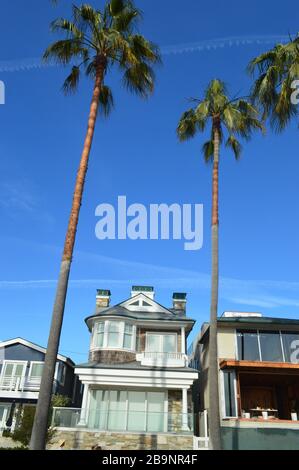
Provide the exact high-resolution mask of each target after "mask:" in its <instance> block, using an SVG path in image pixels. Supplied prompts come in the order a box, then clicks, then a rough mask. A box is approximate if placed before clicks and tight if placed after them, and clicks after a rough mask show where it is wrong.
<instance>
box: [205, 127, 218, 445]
mask: <svg viewBox="0 0 299 470" xmlns="http://www.w3.org/2000/svg"><path fill="white" fill-rule="evenodd" d="M213 136H214V162H213V196H212V285H211V310H210V335H209V374H208V375H209V428H210V441H211V448H212V449H213V450H220V449H221V435H220V412H219V386H218V373H219V372H218V352H217V311H218V284H219V253H218V229H219V218H218V188H219V184H218V183H219V181H218V180H219V145H220V122H219V120H217V121H216V122H215V123H214V129H213Z"/></svg>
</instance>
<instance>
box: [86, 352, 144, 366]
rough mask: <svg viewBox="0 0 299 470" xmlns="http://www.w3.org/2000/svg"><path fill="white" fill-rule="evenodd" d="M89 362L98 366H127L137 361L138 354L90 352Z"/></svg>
mask: <svg viewBox="0 0 299 470" xmlns="http://www.w3.org/2000/svg"><path fill="white" fill-rule="evenodd" d="M89 360H90V361H91V362H97V363H98V364H126V363H129V362H133V361H135V360H136V354H135V353H132V352H129V351H111V350H106V351H105V350H103V349H101V350H96V351H90V354H89Z"/></svg>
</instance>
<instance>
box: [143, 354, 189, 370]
mask: <svg viewBox="0 0 299 470" xmlns="http://www.w3.org/2000/svg"><path fill="white" fill-rule="evenodd" d="M137 360H140V361H141V365H150V366H155V365H157V366H158V365H165V366H168V367H185V366H186V365H187V356H186V354H184V353H180V352H167V353H166V352H165V353H164V352H149V351H145V352H143V353H141V354H139V355H138V357H137Z"/></svg>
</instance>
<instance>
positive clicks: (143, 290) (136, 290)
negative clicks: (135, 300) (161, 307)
mask: <svg viewBox="0 0 299 470" xmlns="http://www.w3.org/2000/svg"><path fill="white" fill-rule="evenodd" d="M138 294H144V295H146V296H147V297H149V298H150V299H152V300H154V297H155V292H154V288H153V287H150V286H133V287H132V290H131V297H135V295H138Z"/></svg>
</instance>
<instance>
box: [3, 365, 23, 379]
mask: <svg viewBox="0 0 299 470" xmlns="http://www.w3.org/2000/svg"><path fill="white" fill-rule="evenodd" d="M26 365H27V363H26V362H22V361H20V362H4V364H3V370H2V376H3V377H5V378H8V377H23V376H24V375H25V367H26Z"/></svg>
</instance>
